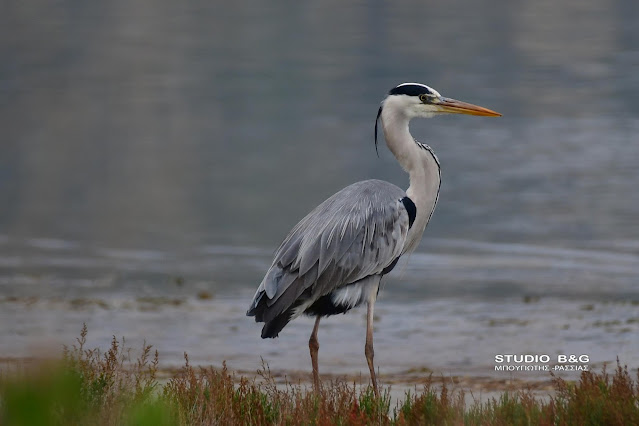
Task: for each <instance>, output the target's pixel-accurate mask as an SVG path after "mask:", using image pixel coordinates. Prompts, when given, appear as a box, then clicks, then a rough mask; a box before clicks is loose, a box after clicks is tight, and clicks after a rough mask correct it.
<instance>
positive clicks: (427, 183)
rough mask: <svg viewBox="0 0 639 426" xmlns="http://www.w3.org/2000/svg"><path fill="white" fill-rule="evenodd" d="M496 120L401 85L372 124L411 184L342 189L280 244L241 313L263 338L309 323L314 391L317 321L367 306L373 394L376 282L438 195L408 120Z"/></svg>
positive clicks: (416, 234)
mask: <svg viewBox="0 0 639 426" xmlns="http://www.w3.org/2000/svg"><path fill="white" fill-rule="evenodd" d="M438 114H469V115H480V116H488V117H496V116H500V115H501V114H499V113H497V112H495V111H492V110H489V109H487V108H483V107H480V106H477V105H472V104H469V103H466V102H461V101H457V100H455V99H450V98H445V97H443V96H441V95H440V94H439V93H438V92H437V91H436V90H434V89H432V88H431V87H428V86H426V85H424V84H418V83H403V84H400V85H399V86H397V87H394V88H393V89H391V90H390V91H389V92H388V95H387V96H386V98H385V99H384V100H383V101H382V104H381V106H380V107H379V110H378V113H377V118H376V120H375V148H376V149H377V124H378V122H379V121H380V120H381V123H382V130H383V132H384V137H385V139H386V144H387V146H388V148H389V149H390V151H391V152H392V153H393V155H394V156H395V158H397V161H398V162H399V163H400V164H401V166H402V168H403V169H404V170H405V171H406V172H407V173H408V175H409V177H410V186H409V187H408V189H407V190H406V191H404V190H402V189H400V188H399V187H397V186H395V185H393V184H391V183H388V182H384V181H381V180H366V181H362V182H357V183H354V184H352V185H350V186H347V187H346V188H344V189H342V190H341V191H339V192H338V193H336V194H335V195H333V196H332V197H330V198H329V199H327V200H326V201H324V202H323V203H322V204H320V205H319V206H317V207H316V208H315V209H314V210H313V211H311V212H310V213H309V214H308V215H307V216H306V217H305V218H303V219H302V220H301V221H300V222H299V223H298V224H297V225H296V226H295V227H294V228H293V230H292V231H291V232H290V233H289V234H288V236H287V237H286V238H285V239H284V241H283V242H282V244H281V245H280V247H279V248H278V249H277V251H276V253H275V258H274V260H273V263H272V264H271V267H270V268H269V269H268V271H267V272H266V275H265V276H264V279H263V280H262V282H261V284H260V285H259V287H258V289H257V292H256V293H255V297H254V298H253V301H252V302H251V305H250V307H249V309H248V311H247V313H246V314H247V315H248V316H255V321H256V322H263V323H265V324H264V327H263V328H262V338H268V337H277V336H278V334H279V332H280V331H281V330H282V329H283V328H284V327H285V326H286V324H288V323H289V322H290V321H291V320H293V319H294V318H296V317H298V316H300V315H301V314H306V315H310V316H314V317H315V325H314V327H313V331H312V333H311V337H310V339H309V342H308V345H309V350H310V354H311V363H312V368H313V384H314V387H315V389H316V390H319V370H318V359H317V356H318V351H319V342H318V340H317V331H318V328H319V323H320V319H321V318H322V317H323V316H329V315H335V314H338V313H345V312H346V311H349V310H350V309H352V308H354V307H356V306H359V305H361V304H362V303H364V302H366V303H367V305H368V311H367V315H366V344H365V347H364V353H365V355H366V361H367V363H368V368H369V370H370V375H371V381H372V384H373V389H374V391H375V394H376V395H379V392H378V388H377V378H376V375H375V368H374V366H373V309H374V306H375V300H376V299H377V293H378V291H379V285H380V280H381V279H382V277H383V276H384V275H385V274H387V273H389V272H390V271H391V270H392V269H393V268H394V267H395V265H396V264H397V261H398V259H399V258H400V257H401V256H402V255H404V254H406V253H409V252H411V251H412V250H414V249H415V247H416V246H417V244H418V243H419V241H420V240H421V238H422V234H423V232H424V229H425V228H426V225H427V224H428V221H429V220H430V218H431V216H432V214H433V211H434V209H435V205H436V204H437V199H438V197H439V188H440V167H439V160H438V159H437V157H436V156H435V153H434V152H433V150H432V149H431V148H430V147H429V146H428V145H426V144H424V143H421V142H418V141H417V140H415V139H414V138H413V137H412V136H411V134H410V132H409V128H408V125H409V122H410V120H411V119H412V118H415V117H433V116H435V115H438Z"/></svg>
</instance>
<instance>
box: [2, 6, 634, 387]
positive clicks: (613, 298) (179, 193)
mask: <svg viewBox="0 0 639 426" xmlns="http://www.w3.org/2000/svg"><path fill="white" fill-rule="evenodd" d="M5 9H6V10H5V12H3V14H2V17H0V36H1V37H0V59H1V60H0V128H2V138H1V139H2V140H1V143H0V206H1V208H0V321H1V323H2V324H3V326H2V328H1V329H0V330H1V331H0V356H5V357H20V356H25V355H29V354H30V353H32V352H33V351H36V350H37V349H38V348H40V347H42V346H46V345H54V346H55V345H59V344H60V343H72V342H73V338H74V337H75V336H77V334H78V330H79V329H80V327H81V323H82V322H87V324H88V325H89V330H90V338H93V339H94V340H93V341H92V342H93V343H95V344H104V343H106V342H108V340H109V338H110V336H111V335H112V334H115V335H118V336H121V335H125V336H127V337H128V338H129V341H134V342H137V341H141V340H142V339H143V338H146V339H147V340H148V341H149V342H150V343H153V344H155V345H156V346H157V347H158V348H159V349H160V352H161V354H162V357H163V359H165V361H166V362H167V363H179V362H180V358H181V354H182V352H183V351H187V352H189V353H190V354H191V357H192V359H196V360H198V362H202V363H213V364H215V365H219V364H220V363H221V360H222V359H227V360H229V363H231V365H232V366H233V367H234V368H237V369H240V370H247V371H252V370H254V369H255V368H257V366H258V365H259V357H260V355H261V356H263V357H264V358H265V359H266V360H267V361H269V362H270V363H271V365H272V366H273V367H275V368H292V369H301V370H306V369H308V359H307V358H308V355H307V353H306V351H307V349H306V339H307V335H308V333H309V332H310V328H311V323H310V322H309V320H307V319H300V320H296V321H295V322H294V323H292V324H291V325H289V326H288V327H287V328H286V329H285V332H284V333H283V334H282V337H281V338H280V339H277V340H276V341H270V340H269V341H262V340H261V339H259V326H257V325H255V324H254V323H252V322H251V319H249V318H246V317H244V316H243V314H244V311H245V309H246V307H247V304H248V302H249V300H250V298H251V296H252V293H253V291H254V290H255V288H256V286H257V284H258V283H259V281H260V280H261V278H262V276H263V274H264V272H265V270H266V268H267V267H268V265H269V262H270V259H271V256H272V253H273V250H274V249H275V247H276V246H277V245H278V244H279V242H280V241H281V239H282V238H283V237H284V235H285V234H286V233H287V232H288V230H289V229H290V228H291V227H292V226H293V225H294V224H295V223H296V222H297V221H298V220H299V219H300V218H301V217H302V216H304V215H305V214H306V213H307V212H308V211H309V210H310V209H312V208H313V207H314V206H315V205H317V204H318V203H319V202H321V201H322V200H324V199H325V198H326V197H328V196H330V195H331V194H332V193H334V192H336V191H337V190H339V189H341V188H342V187H344V186H346V185H348V184H350V183H352V182H354V181H357V180H362V179H366V178H380V179H385V180H388V181H391V182H394V183H396V184H398V185H400V186H402V187H406V186H407V179H406V176H405V174H404V173H403V172H402V170H401V169H400V168H399V166H398V165H397V164H396V162H395V160H394V159H393V158H392V156H391V154H390V153H389V152H388V151H387V150H385V149H384V148H382V149H381V150H380V154H381V158H377V157H376V156H375V152H374V147H373V138H372V133H373V124H374V123H373V121H374V117H375V113H376V111H377V106H378V103H379V101H380V100H381V99H382V98H383V96H384V94H385V92H386V91H387V90H388V89H390V88H391V87H393V86H394V85H396V84H398V83H401V82H404V81H418V82H424V83H426V84H429V85H432V86H433V87H435V88H436V89H437V90H438V91H440V92H441V93H442V94H443V95H444V96H450V97H454V98H458V99H461V100H465V101H469V102H473V103H477V104H480V105H483V106H486V107H489V108H491V109H494V110H496V111H499V112H501V113H503V114H504V116H503V117H502V118H499V119H482V118H477V117H457V116H455V117H453V116H451V117H441V118H438V119H433V120H423V121H419V122H415V123H414V124H413V125H412V131H413V134H414V135H415V137H416V138H417V139H419V140H421V141H423V142H426V143H428V144H429V145H431V146H432V147H433V148H434V149H435V151H436V152H437V154H438V156H439V158H440V161H441V163H442V180H443V183H442V189H441V194H440V202H439V205H438V207H437V210H436V212H435V214H434V216H433V218H432V222H431V224H430V225H429V227H428V229H427V231H426V233H425V238H424V241H423V242H422V244H421V246H420V247H419V249H418V250H417V252H416V253H414V254H413V255H412V256H411V257H410V259H408V260H407V261H405V262H404V263H403V264H401V265H400V267H398V268H397V270H396V271H395V272H394V273H393V274H392V276H390V277H388V279H387V280H386V284H385V288H384V289H383V290H382V293H381V297H380V302H379V303H378V312H379V316H380V321H379V322H378V323H377V326H376V328H377V333H376V349H377V350H376V356H377V358H376V359H377V360H378V361H379V364H380V366H381V367H382V371H387V372H402V371H410V370H411V369H415V368H417V369H419V368H422V367H426V368H429V369H435V370H437V371H443V372H445V373H446V374H458V373H459V374H471V375H490V374H497V373H495V372H494V368H493V367H494V361H493V359H494V355H496V354H499V353H533V354H545V353H548V354H552V355H553V356H555V355H557V354H561V353H586V354H588V355H589V356H590V357H591V359H592V364H593V365H598V363H599V364H600V363H602V362H606V361H613V360H614V359H615V358H616V357H617V356H619V357H620V358H621V360H622V361H623V362H625V363H628V364H629V365H630V366H633V367H637V366H639V356H637V355H636V354H638V353H639V350H637V349H639V348H638V347H637V343H636V342H637V340H636V338H635V336H636V335H637V334H636V333H637V318H639V307H638V305H637V304H636V303H633V302H636V301H637V300H639V290H638V289H637V283H638V282H639V227H638V226H637V217H639V192H638V191H637V188H639V174H638V173H637V166H636V164H637V159H639V138H638V137H637V135H638V134H639V118H638V117H639V74H638V73H637V72H636V70H637V69H639V29H638V28H637V25H636V22H638V21H639V6H638V5H637V4H636V2H634V1H631V0H625V1H615V2H611V1H603V0H600V1H594V0H593V1H585V2H580V3H579V4H578V5H570V6H569V5H558V4H555V3H554V2H541V3H540V2H534V3H531V2H505V1H496V2H493V3H492V5H491V7H486V6H480V5H475V4H472V5H469V4H466V3H462V2H458V1H453V2H447V3H445V4H443V3H442V4H425V3H423V2H409V3H403V4H402V5H395V4H392V5H391V4H386V3H372V4H370V3H359V4H350V5H344V4H341V3H340V4H326V3H322V4H319V3H317V4H315V3H304V4H301V3H297V2H284V3H281V4H278V5H272V4H269V5H262V4H260V3H258V2H249V3H241V4H240V3H238V4H223V5H218V4H212V3H210V2H203V1H192V2H188V3H182V4H175V3H174V2H166V1H160V2H153V3H152V4H151V3H149V2H142V1H138V2H122V1H114V2H109V3H108V4H102V5H94V4H80V3H74V2H58V3H55V4H50V3H46V2H41V3H40V4H33V3H30V5H29V6H25V5H18V4H16V5H11V6H9V7H8V8H5ZM322 324H323V325H322V329H321V332H320V342H321V344H322V353H321V356H322V360H321V362H322V365H323V366H324V369H326V370H330V371H335V372H344V373H353V372H358V371H366V364H365V362H364V360H363V356H362V354H361V353H362V352H363V349H362V346H363V332H364V323H363V312H357V313H355V314H351V315H347V316H339V317H337V318H334V319H328V320H326V321H324V322H323V323H322ZM542 376H543V375H540V374H537V376H536V377H542ZM543 377H546V376H543Z"/></svg>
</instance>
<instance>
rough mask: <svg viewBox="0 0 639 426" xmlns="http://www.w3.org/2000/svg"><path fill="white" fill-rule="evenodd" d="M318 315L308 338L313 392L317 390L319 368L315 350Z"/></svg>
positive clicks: (317, 344) (317, 343)
mask: <svg viewBox="0 0 639 426" xmlns="http://www.w3.org/2000/svg"><path fill="white" fill-rule="evenodd" d="M320 318H321V317H320V316H319V315H318V316H317V317H315V326H314V327H313V332H312V333H311V338H310V339H308V348H309V349H310V350H311V363H312V364H313V388H315V392H319V390H320V383H319V369H318V367H317V352H318V351H319V341H318V340H317V329H318V328H319V323H320Z"/></svg>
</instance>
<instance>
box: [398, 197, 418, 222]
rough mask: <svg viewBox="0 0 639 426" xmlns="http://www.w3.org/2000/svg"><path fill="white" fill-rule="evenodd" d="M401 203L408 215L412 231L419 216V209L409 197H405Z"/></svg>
mask: <svg viewBox="0 0 639 426" xmlns="http://www.w3.org/2000/svg"><path fill="white" fill-rule="evenodd" d="M399 201H401V202H402V203H403V204H404V208H405V209H406V213H408V228H409V229H410V227H411V226H413V222H415V216H417V207H416V206H415V203H413V200H411V199H410V198H408V197H404V198H402V199H401V200H399Z"/></svg>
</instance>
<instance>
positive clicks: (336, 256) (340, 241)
mask: <svg viewBox="0 0 639 426" xmlns="http://www.w3.org/2000/svg"><path fill="white" fill-rule="evenodd" d="M405 196H406V194H405V192H404V191H403V190H402V189H400V188H398V187H397V186H395V185H392V184H390V183H388V182H384V181H380V180H367V181H363V182H358V183H355V184H353V185H350V186H348V187H346V188H344V189H343V190H341V191H339V192H338V193H336V194H335V195H333V196H332V197H330V198H329V199H327V200H326V201H325V202H324V203H322V204H320V205H319V206H318V207H316V208H315V209H314V210H313V211H312V212H311V213H309V214H308V215H307V216H306V217H305V218H304V219H302V220H301V221H300V222H299V223H298V224H297V225H296V226H295V227H294V228H293V229H292V230H291V232H290V233H289V234H288V236H287V237H286V238H285V239H284V241H283V242H282V244H281V245H280V247H279V248H278V249H277V251H276V253H275V258H274V260H273V263H272V265H271V267H270V268H269V270H268V272H267V273H266V275H265V277H264V279H263V280H262V283H261V284H260V286H259V288H258V290H257V292H256V294H255V297H254V299H253V302H252V304H251V307H250V308H249V311H248V312H247V314H248V315H256V320H257V321H263V320H268V318H273V317H275V316H277V315H279V314H280V313H282V312H283V311H285V310H286V309H288V308H290V307H291V306H293V304H294V303H296V302H298V301H299V298H300V297H301V296H302V295H305V297H307V298H310V299H313V300H316V299H317V298H319V297H321V296H323V295H326V294H329V293H330V292H332V291H333V290H336V289H338V288H340V287H343V286H345V285H348V284H352V283H354V282H357V281H359V280H361V279H363V278H365V277H367V276H370V275H376V274H380V273H381V272H382V271H383V270H384V268H386V267H387V266H388V265H390V264H391V263H392V262H393V261H394V260H395V259H397V257H399V256H400V255H401V253H402V250H403V247H404V243H405V241H406V235H407V233H408V228H409V218H408V213H407V212H406V209H405V207H404V205H403V204H402V202H401V201H400V200H401V199H402V198H403V197H405ZM308 289H310V291H308ZM264 296H266V299H267V301H266V304H264V305H263V306H265V307H264V308H263V309H262V311H260V309H258V306H259V305H260V301H261V300H262V299H263V297H264ZM265 310H267V311H269V312H265Z"/></svg>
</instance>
